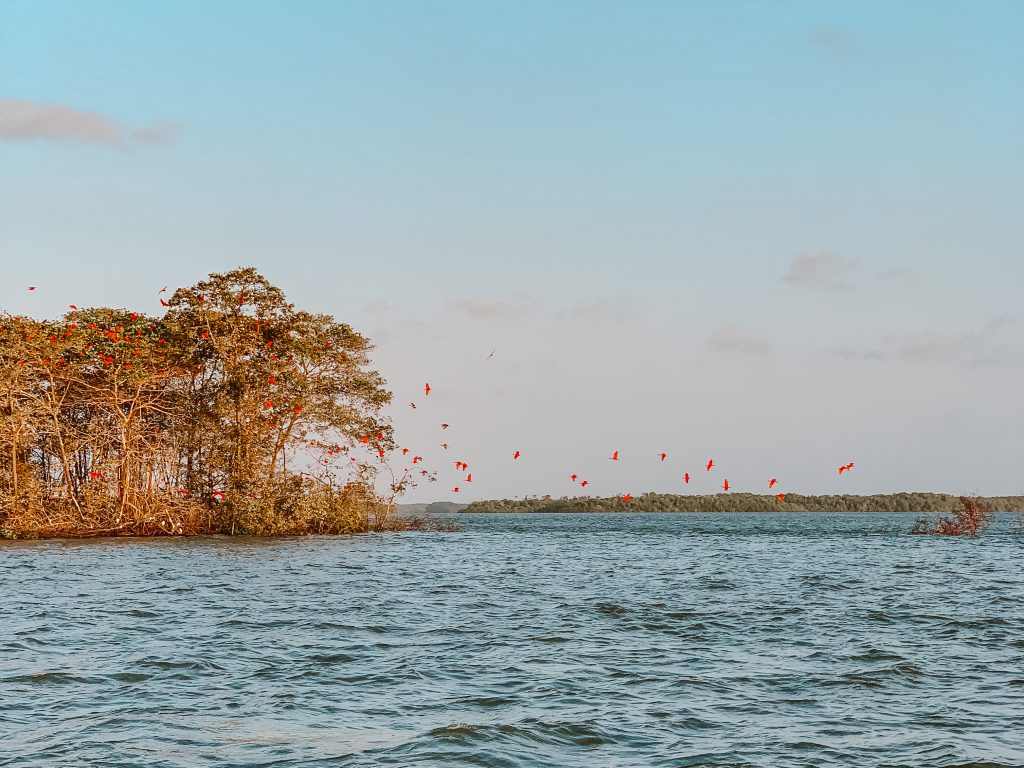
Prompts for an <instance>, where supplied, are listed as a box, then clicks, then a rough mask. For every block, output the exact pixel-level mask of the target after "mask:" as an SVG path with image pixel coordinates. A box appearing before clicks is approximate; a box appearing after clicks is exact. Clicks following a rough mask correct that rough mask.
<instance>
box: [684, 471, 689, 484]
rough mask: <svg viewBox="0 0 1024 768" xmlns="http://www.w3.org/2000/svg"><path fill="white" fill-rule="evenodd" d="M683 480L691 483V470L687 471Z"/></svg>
mask: <svg viewBox="0 0 1024 768" xmlns="http://www.w3.org/2000/svg"><path fill="white" fill-rule="evenodd" d="M683 482H684V483H689V482H690V473H689V472H687V473H686V474H684V475H683Z"/></svg>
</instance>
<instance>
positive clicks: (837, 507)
mask: <svg viewBox="0 0 1024 768" xmlns="http://www.w3.org/2000/svg"><path fill="white" fill-rule="evenodd" d="M960 499H961V497H959V496H953V495H950V494H945V493H892V494H877V495H873V496H850V495H842V496H805V495H802V494H799V493H787V494H786V496H785V498H784V499H783V500H782V501H779V499H778V498H777V497H776V496H773V495H762V494H754V493H728V494H726V493H719V494H714V495H710V496H680V495H674V494H665V493H645V494H643V495H642V496H633V497H632V500H631V501H628V502H627V501H624V500H623V498H622V497H621V496H611V497H604V498H601V497H593V496H577V497H575V498H568V497H563V498H560V499H553V498H551V497H550V496H544V497H541V498H524V499H499V500H493V501H474V502H472V503H471V504H469V505H467V506H466V508H465V509H463V510H462V512H463V513H490V514H502V513H523V512H534V513H557V512H697V513H707V512H913V513H917V514H925V515H926V514H952V513H955V512H956V511H958V510H960V509H961V508H962V502H961V500H960ZM981 501H983V502H984V503H985V505H986V508H988V509H990V510H991V511H993V512H1024V496H1000V497H991V498H987V499H983V500H981Z"/></svg>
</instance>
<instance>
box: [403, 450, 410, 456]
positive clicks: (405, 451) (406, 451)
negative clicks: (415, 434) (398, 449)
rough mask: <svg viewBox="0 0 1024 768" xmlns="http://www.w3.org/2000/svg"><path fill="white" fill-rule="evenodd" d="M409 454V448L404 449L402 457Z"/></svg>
mask: <svg viewBox="0 0 1024 768" xmlns="http://www.w3.org/2000/svg"><path fill="white" fill-rule="evenodd" d="M408 452H409V449H408V448H403V449H402V455H403V456H405V454H407V453H408Z"/></svg>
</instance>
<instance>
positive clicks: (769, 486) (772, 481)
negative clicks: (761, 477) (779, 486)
mask: <svg viewBox="0 0 1024 768" xmlns="http://www.w3.org/2000/svg"><path fill="white" fill-rule="evenodd" d="M777 482H779V481H778V480H776V479H775V478H774V477H773V478H772V479H771V480H769V481H768V490H769V491H770V490H771V489H772V488H774V487H775V484H776V483H777Z"/></svg>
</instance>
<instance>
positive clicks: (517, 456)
mask: <svg viewBox="0 0 1024 768" xmlns="http://www.w3.org/2000/svg"><path fill="white" fill-rule="evenodd" d="M512 458H513V459H518V458H519V451H516V452H515V453H513V454H512Z"/></svg>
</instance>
